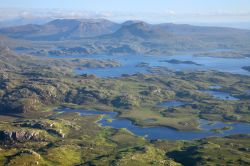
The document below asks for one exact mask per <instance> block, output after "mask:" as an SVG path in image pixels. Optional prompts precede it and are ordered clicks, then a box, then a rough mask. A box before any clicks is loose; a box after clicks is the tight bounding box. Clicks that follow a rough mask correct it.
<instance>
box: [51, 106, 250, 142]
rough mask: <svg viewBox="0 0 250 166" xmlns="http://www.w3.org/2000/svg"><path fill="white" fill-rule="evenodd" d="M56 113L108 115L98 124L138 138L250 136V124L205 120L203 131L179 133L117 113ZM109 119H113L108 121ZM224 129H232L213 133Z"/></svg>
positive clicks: (64, 110)
mask: <svg viewBox="0 0 250 166" xmlns="http://www.w3.org/2000/svg"><path fill="white" fill-rule="evenodd" d="M55 111H58V112H79V113H80V114H81V115H82V116H90V115H106V116H104V118H102V119H101V120H100V121H98V123H99V124H100V125H102V126H109V127H112V128H116V129H120V128H126V129H127V130H129V131H131V132H132V133H134V134H135V135H138V136H147V137H146V138H147V139H151V140H155V139H165V140H193V139H201V138H206V137H211V136H217V137H223V136H227V135H233V134H250V124H246V123H234V124H225V123H223V122H211V121H207V120H204V119H201V120H200V121H199V122H200V128H201V131H177V130H174V129H171V128H168V127H159V126H158V127H140V126H137V125H134V124H133V123H132V121H130V120H128V119H120V118H117V115H118V114H117V113H116V112H105V111H90V110H81V109H76V110H75V109H69V108H67V109H66V108H60V109H57V110H55ZM107 119H112V121H108V120H107ZM223 127H232V129H231V130H226V131H223V132H222V133H215V132H212V131H211V130H212V129H218V128H223Z"/></svg>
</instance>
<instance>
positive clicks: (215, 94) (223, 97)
mask: <svg viewBox="0 0 250 166" xmlns="http://www.w3.org/2000/svg"><path fill="white" fill-rule="evenodd" d="M199 92H202V93H207V94H209V95H211V96H213V97H214V98H216V99H219V100H228V101H237V100H239V99H238V98H235V97H233V96H231V95H230V94H229V93H226V92H220V91H213V90H200V91H199Z"/></svg>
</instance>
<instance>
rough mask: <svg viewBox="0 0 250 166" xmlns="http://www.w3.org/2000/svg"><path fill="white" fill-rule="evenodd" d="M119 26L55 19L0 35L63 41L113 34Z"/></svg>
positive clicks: (7, 29)
mask: <svg viewBox="0 0 250 166" xmlns="http://www.w3.org/2000/svg"><path fill="white" fill-rule="evenodd" d="M118 28H120V25H119V24H117V23H114V22H111V21H108V20H102V19H100V20H94V19H86V20H77V19H62V20H60V19H57V20H54V21H51V22H49V23H47V24H44V25H34V24H28V25H23V26H16V27H8V28H2V29H0V33H1V34H3V35H7V36H9V37H13V38H22V39H30V40H63V39H76V38H86V37H95V36H99V35H103V34H107V33H112V32H115V31H116V30H117V29H118Z"/></svg>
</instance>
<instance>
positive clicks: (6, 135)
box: [0, 130, 41, 143]
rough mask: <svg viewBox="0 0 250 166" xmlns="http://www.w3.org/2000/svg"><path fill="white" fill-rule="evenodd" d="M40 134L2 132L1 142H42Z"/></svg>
mask: <svg viewBox="0 0 250 166" xmlns="http://www.w3.org/2000/svg"><path fill="white" fill-rule="evenodd" d="M40 140H41V139H40V138H39V133H37V132H31V131H6V130H0V142H3V143H14V142H26V141H40Z"/></svg>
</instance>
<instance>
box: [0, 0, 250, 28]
mask: <svg viewBox="0 0 250 166" xmlns="http://www.w3.org/2000/svg"><path fill="white" fill-rule="evenodd" d="M0 12H1V15H0V19H1V20H4V19H11V18H15V17H27V18H29V17H30V18H32V17H33V18H34V17H54V18H58V17H59V18H60V17H62V18H64V17H65V18H74V17H76V18H106V19H111V20H115V21H123V20H145V21H149V22H200V23H207V22H222V23H232V22H250V0H0Z"/></svg>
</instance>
